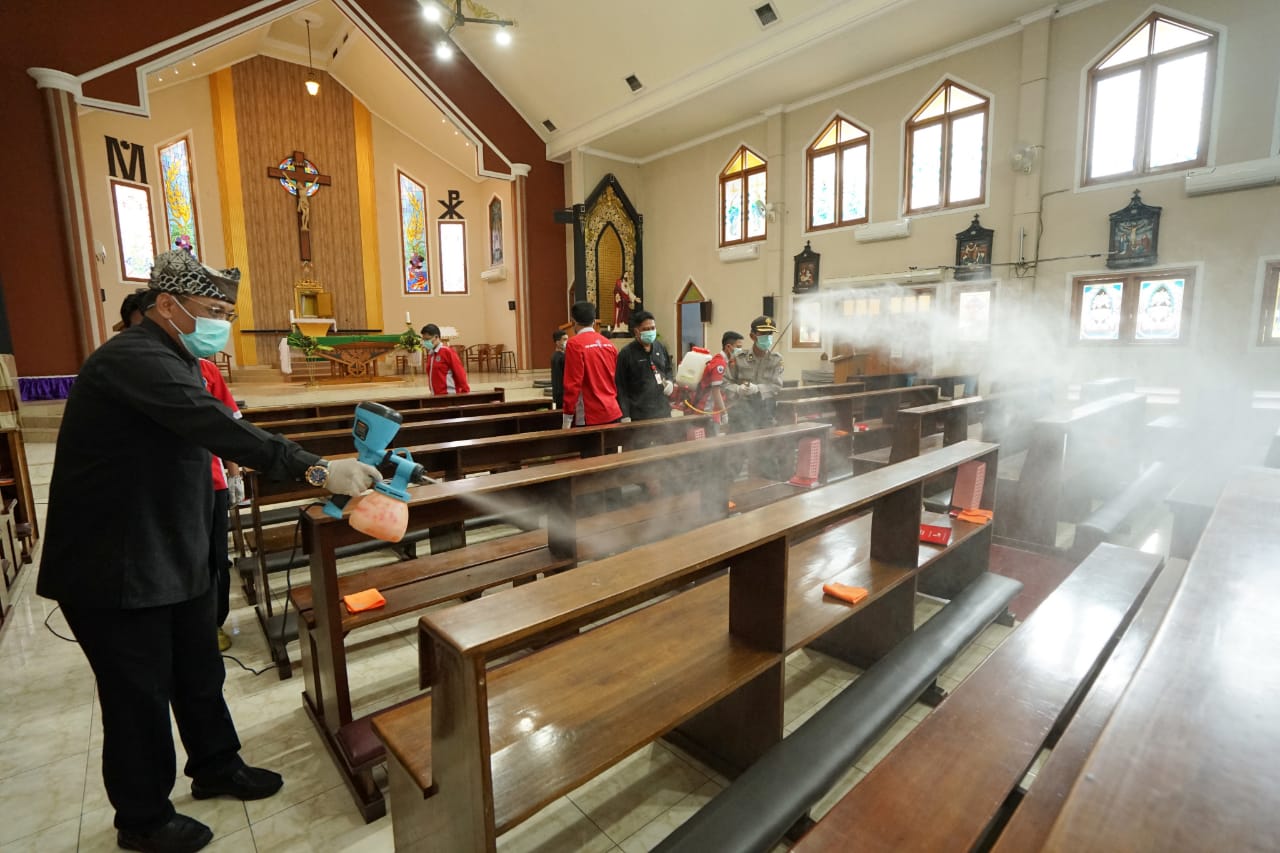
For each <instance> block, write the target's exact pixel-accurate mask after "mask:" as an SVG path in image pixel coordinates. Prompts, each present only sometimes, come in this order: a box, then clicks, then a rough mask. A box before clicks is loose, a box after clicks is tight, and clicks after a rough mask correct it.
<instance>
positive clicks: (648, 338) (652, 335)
mask: <svg viewBox="0 0 1280 853" xmlns="http://www.w3.org/2000/svg"><path fill="white" fill-rule="evenodd" d="M657 339H658V330H657V329H650V330H649V331H647V332H641V333H640V343H642V344H651V343H653V342H654V341H656V340H657Z"/></svg>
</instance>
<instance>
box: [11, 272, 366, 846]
mask: <svg viewBox="0 0 1280 853" xmlns="http://www.w3.org/2000/svg"><path fill="white" fill-rule="evenodd" d="M239 280H240V272H239V270H235V269H230V270H221V271H219V270H214V269H210V268H209V267H206V266H204V265H203V264H201V263H200V262H199V261H197V260H196V259H195V258H193V257H192V256H191V255H189V254H187V253H186V252H182V251H177V252H166V253H164V254H162V255H160V256H159V257H157V258H156V261H155V267H154V269H153V270H152V272H151V281H150V289H151V290H152V291H154V294H153V295H154V300H153V302H152V304H151V305H150V307H148V308H147V310H146V311H145V312H144V319H143V321H142V323H141V324H140V325H138V326H134V327H133V328H129V329H126V330H124V331H123V332H121V333H120V334H118V335H116V336H115V337H114V338H112V339H111V340H109V341H107V342H106V343H105V344H103V345H102V346H101V347H99V348H98V349H97V350H96V351H95V352H94V353H93V354H92V355H90V356H89V358H88V359H87V360H86V361H85V363H84V365H83V366H82V367H81V369H80V375H79V378H78V379H77V380H76V384H75V387H74V388H72V390H71V396H70V397H69V398H68V399H67V406H66V411H65V414H64V416H63V420H62V428H61V430H59V432H58V444H57V450H56V451H55V456H54V464H53V477H52V480H51V482H50V485H49V516H48V527H47V530H48V534H47V536H46V539H45V544H44V555H43V557H42V559H41V564H40V575H39V580H38V582H37V586H36V591H37V593H39V594H40V595H42V596H44V597H45V598H51V599H53V600H55V601H57V602H58V603H59V605H61V607H62V611H63V613H64V614H65V615H66V619H67V624H68V625H70V626H71V630H72V632H73V633H74V634H75V637H76V640H77V641H78V642H79V643H80V648H81V650H82V651H83V652H84V655H85V657H86V658H87V659H88V661H89V666H90V667H91V668H92V669H93V674H94V677H95V678H96V679H97V683H98V703H99V705H100V706H101V709H102V731H103V743H102V777H103V781H104V783H105V784H106V789H107V797H108V798H109V799H110V801H111V805H112V806H113V807H114V808H115V826H116V830H117V835H116V840H117V842H118V843H119V845H120V846H121V847H123V848H125V849H127V850H144V851H191V850H199V849H200V848H202V847H204V846H205V845H206V844H208V843H209V841H210V840H212V838H213V832H212V831H211V830H210V829H209V827H207V826H205V825H204V824H202V823H200V822H199V821H197V820H194V819H192V818H189V817H186V816H185V815H180V814H177V813H176V812H175V811H174V808H173V803H172V802H170V800H169V794H170V792H171V791H172V790H173V784H174V775H175V756H174V747H173V734H172V730H171V728H170V722H169V710H170V707H172V709H173V716H174V717H175V718H176V720H177V722H178V731H179V733H180V734H181V736H182V743H183V746H185V747H186V752H187V764H186V768H185V772H186V774H187V775H188V776H190V777H191V780H192V783H191V793H192V796H194V797H195V798H196V799H206V798H209V797H220V796H229V797H234V798H236V799H240V800H255V799H261V798H264V797H269V796H271V795H272V794H274V793H275V792H276V791H278V790H279V789H280V787H281V785H282V784H283V780H282V779H281V777H280V776H279V774H277V773H273V772H271V771H270V770H264V769H260V768H255V767H249V766H248V765H246V764H245V763H244V761H243V760H242V759H241V758H240V740H239V737H238V736H237V735H236V728H235V724H234V723H233V722H232V721H231V713H230V711H229V710H228V709H227V704H226V701H225V700H224V699H223V695H222V684H223V680H224V678H225V674H226V673H225V670H224V668H223V664H222V658H221V657H220V655H219V653H218V644H217V640H216V638H215V622H214V618H215V615H214V597H215V593H214V589H213V585H212V583H211V580H212V578H211V577H210V573H209V568H208V551H209V536H210V524H211V520H212V517H213V482H212V479H211V478H210V476H209V472H210V470H211V457H210V455H209V454H210V451H212V452H213V453H216V454H217V455H219V456H221V457H223V458H225V459H234V460H236V461H238V462H240V463H242V464H245V465H251V466H253V467H254V468H256V469H258V470H259V471H262V472H264V474H266V475H267V476H269V477H272V478H274V479H290V478H303V477H305V479H306V481H307V482H308V483H310V484H311V485H314V486H318V487H324V488H327V489H328V490H329V491H331V492H335V493H341V494H349V495H356V494H360V493H361V492H363V491H364V490H366V489H367V488H369V487H370V486H371V485H372V484H373V483H374V482H375V480H377V479H379V475H378V471H377V469H375V468H373V467H372V466H369V465H365V464H363V463H361V462H359V461H357V460H355V459H339V460H335V461H334V462H332V463H329V462H326V461H325V460H323V459H321V458H319V457H317V456H315V455H314V454H311V453H307V452H306V451H304V450H303V449H302V448H300V447H299V446H298V445H296V444H294V443H293V442H291V441H289V440H287V439H285V438H283V437H282V436H278V435H272V434H270V433H267V432H264V431H263V430H261V429H259V428H258V427H255V426H253V425H252V424H250V423H249V422H248V421H245V420H236V419H235V418H233V417H232V415H231V412H230V410H229V409H227V408H226V406H224V405H223V404H222V403H220V402H218V401H217V400H216V399H214V398H213V397H212V396H210V394H209V393H208V392H207V391H206V390H205V388H204V385H203V383H202V381H201V376H200V368H199V367H198V366H197V360H198V359H199V358H200V357H202V356H209V355H212V354H213V353H215V352H218V351H219V350H221V349H222V347H223V346H225V345H226V342H227V338H228V336H229V334H230V330H231V321H232V320H233V319H234V318H235V310H234V308H235V300H236V292H237V290H238V287H239Z"/></svg>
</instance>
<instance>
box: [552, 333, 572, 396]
mask: <svg viewBox="0 0 1280 853" xmlns="http://www.w3.org/2000/svg"><path fill="white" fill-rule="evenodd" d="M551 340H552V341H554V342H555V345H556V351H555V352H553V353H551V401H552V402H553V403H555V404H556V408H557V409H563V408H564V347H565V344H567V343H568V342H569V333H568V332H566V331H565V330H564V329H556V330H555V331H554V332H552V333H551Z"/></svg>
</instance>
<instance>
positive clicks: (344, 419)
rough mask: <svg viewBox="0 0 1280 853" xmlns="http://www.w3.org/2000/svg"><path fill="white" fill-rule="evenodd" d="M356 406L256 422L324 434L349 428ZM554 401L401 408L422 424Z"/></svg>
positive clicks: (287, 431) (276, 428)
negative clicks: (314, 415) (339, 411)
mask: <svg viewBox="0 0 1280 853" xmlns="http://www.w3.org/2000/svg"><path fill="white" fill-rule="evenodd" d="M355 407H356V404H355V403H352V405H351V408H350V410H349V411H347V413H346V414H344V415H325V416H324V417H317V418H286V419H281V420H268V421H261V422H255V425H256V426H259V427H262V428H263V429H265V430H267V431H268V432H279V433H284V434H286V435H290V436H296V435H304V434H306V433H310V432H323V431H324V430H331V429H350V428H351V421H352V418H353V417H354V413H355ZM550 408H551V402H550V401H549V400H546V399H537V400H506V401H502V400H499V401H497V402H493V403H468V404H465V405H464V404H459V405H456V406H446V405H438V406H431V407H428V408H421V409H400V410H398V411H399V412H400V416H401V417H402V418H403V419H404V423H416V422H419V421H441V420H445V419H447V418H470V417H479V416H481V415H508V414H518V413H520V412H536V411H539V410H542V409H550Z"/></svg>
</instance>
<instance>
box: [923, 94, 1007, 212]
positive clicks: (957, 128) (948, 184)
mask: <svg viewBox="0 0 1280 853" xmlns="http://www.w3.org/2000/svg"><path fill="white" fill-rule="evenodd" d="M990 107H991V104H990V102H989V101H988V100H987V99H986V98H984V97H982V96H981V95H979V94H977V93H976V92H973V91H970V90H969V89H966V88H964V87H963V86H961V85H959V84H958V83H952V82H950V81H947V82H945V83H943V84H942V85H941V86H939V87H938V89H937V90H936V91H935V92H934V93H933V94H932V95H930V96H929V99H928V100H927V101H925V104H924V106H922V107H921V108H920V109H919V110H917V111H916V113H915V115H913V116H912V117H911V119H910V120H909V121H908V122H907V134H906V136H907V164H908V166H907V176H906V180H907V213H921V212H923V211H927V210H940V209H945V208H948V207H961V206H964V205H970V204H981V203H982V202H983V201H984V199H985V198H986V179H987V178H986V176H987V167H986V163H987V120H988V117H989V114H990Z"/></svg>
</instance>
